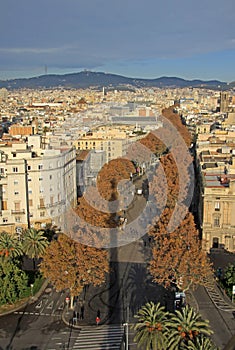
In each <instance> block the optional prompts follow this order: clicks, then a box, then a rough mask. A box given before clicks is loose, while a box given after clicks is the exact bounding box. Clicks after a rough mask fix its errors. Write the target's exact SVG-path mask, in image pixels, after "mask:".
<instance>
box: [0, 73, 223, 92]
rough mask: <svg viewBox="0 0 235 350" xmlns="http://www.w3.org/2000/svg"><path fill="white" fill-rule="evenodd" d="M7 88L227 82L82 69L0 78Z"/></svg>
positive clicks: (214, 85)
mask: <svg viewBox="0 0 235 350" xmlns="http://www.w3.org/2000/svg"><path fill="white" fill-rule="evenodd" d="M3 87H5V88H8V89H20V88H30V89H38V88H48V89H49V88H59V87H61V88H65V89H70V88H72V89H73V88H76V89H79V88H83V89H84V88H96V89H101V88H102V87H105V88H107V89H113V88H115V89H116V88H119V89H124V88H136V87H138V88H139V87H149V88H150V87H159V88H167V87H168V88H169V87H172V88H173V87H201V88H211V89H216V88H217V89H218V88H219V89H227V88H228V87H229V85H228V84H227V83H226V82H221V81H218V80H209V81H203V80H185V79H181V78H177V77H160V78H156V79H139V78H128V77H124V76H121V75H116V74H108V73H102V72H90V71H82V72H79V73H72V74H64V75H57V74H47V75H41V76H39V77H33V78H24V79H12V80H6V81H3V80H0V88H3Z"/></svg>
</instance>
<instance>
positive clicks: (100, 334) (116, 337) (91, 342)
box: [73, 325, 124, 350]
mask: <svg viewBox="0 0 235 350" xmlns="http://www.w3.org/2000/svg"><path fill="white" fill-rule="evenodd" d="M123 336H124V328H123V326H122V325H101V326H90V327H83V328H82V329H81V331H80V334H79V336H78V337H77V339H76V341H75V343H74V346H73V350H105V349H106V350H120V348H121V343H122V340H123Z"/></svg>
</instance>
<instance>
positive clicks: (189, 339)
mask: <svg viewBox="0 0 235 350" xmlns="http://www.w3.org/2000/svg"><path fill="white" fill-rule="evenodd" d="M168 326H170V329H169V333H168V334H169V336H168V347H167V349H169V350H176V349H179V348H181V347H182V348H185V349H188V344H189V343H191V344H192V343H193V344H195V343H196V341H197V338H200V337H201V336H202V335H205V336H209V335H211V334H212V333H213V332H212V330H211V329H210V327H209V321H208V320H202V318H201V315H200V314H197V313H196V312H195V311H194V309H193V308H191V307H189V306H188V305H186V307H185V308H183V309H182V310H176V312H175V314H173V315H172V317H171V319H170V323H169V324H168Z"/></svg>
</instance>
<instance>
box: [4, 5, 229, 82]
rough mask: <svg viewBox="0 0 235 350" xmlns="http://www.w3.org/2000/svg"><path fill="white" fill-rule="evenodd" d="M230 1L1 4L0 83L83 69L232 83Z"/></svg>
mask: <svg viewBox="0 0 235 350" xmlns="http://www.w3.org/2000/svg"><path fill="white" fill-rule="evenodd" d="M234 13H235V1H234V0H223V1H222V0H197V1H196V0H143V1H140V0H116V1H115V0H38V1H36V0H1V1H0V33H1V35H0V80H1V79H7V78H15V77H29V76H39V75H42V74H44V73H45V72H46V69H45V67H47V73H48V74H49V73H58V74H64V73H68V72H79V71H81V70H83V69H88V70H92V71H102V72H107V73H116V74H121V75H125V76H129V77H139V78H141V77H143V78H157V77H160V76H178V77H182V78H186V79H194V78H199V79H219V80H222V81H227V82H230V81H234V80H235V20H234Z"/></svg>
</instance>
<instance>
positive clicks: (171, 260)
mask: <svg viewBox="0 0 235 350" xmlns="http://www.w3.org/2000/svg"><path fill="white" fill-rule="evenodd" d="M169 215H170V212H169V210H167V209H166V210H165V211H164V213H163V215H162V216H161V219H160V220H159V222H158V223H156V225H155V226H154V227H153V228H152V229H151V230H150V232H149V235H151V236H152V237H153V238H154V245H153V250H152V260H151V262H150V267H149V270H150V273H151V275H152V276H153V279H154V281H155V282H157V283H159V284H163V285H164V286H165V287H169V286H171V285H172V284H175V285H176V286H177V287H178V288H179V289H180V290H184V291H185V290H188V289H189V288H190V287H193V286H195V285H197V284H201V285H203V284H204V283H205V279H206V278H207V277H209V276H211V274H212V270H211V264H210V263H209V259H208V257H207V255H206V252H205V251H203V250H202V249H201V242H200V240H199V235H198V231H197V229H196V227H195V223H194V219H193V216H192V214H191V213H188V215H187V216H186V217H185V219H183V220H182V222H181V224H180V225H179V226H178V227H177V228H176V229H175V230H174V231H173V232H168V231H167V225H168V220H169Z"/></svg>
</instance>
